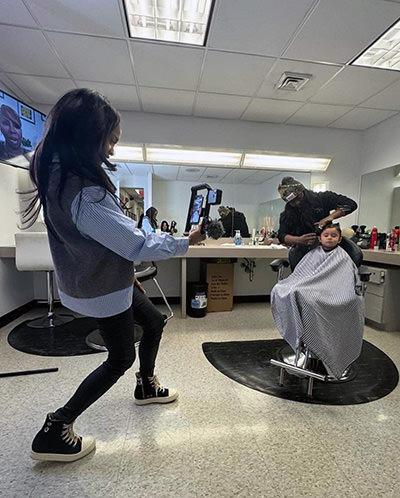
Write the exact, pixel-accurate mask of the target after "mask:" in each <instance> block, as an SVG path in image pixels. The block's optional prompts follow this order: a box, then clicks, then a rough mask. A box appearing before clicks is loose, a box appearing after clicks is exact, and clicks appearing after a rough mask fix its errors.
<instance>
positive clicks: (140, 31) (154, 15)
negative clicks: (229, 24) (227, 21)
mask: <svg viewBox="0 0 400 498" xmlns="http://www.w3.org/2000/svg"><path fill="white" fill-rule="evenodd" d="M124 4H125V12H126V15H127V20H128V29H129V35H130V36H131V37H132V38H145V39H150V40H160V41H169V42H174V43H186V44H191V45H204V44H205V38H206V34H207V30H208V26H209V23H210V14H211V8H212V4H213V0H124Z"/></svg>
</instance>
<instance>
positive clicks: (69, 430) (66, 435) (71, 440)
mask: <svg viewBox="0 0 400 498" xmlns="http://www.w3.org/2000/svg"><path fill="white" fill-rule="evenodd" d="M61 437H62V438H63V440H64V441H65V442H66V443H67V444H69V445H70V446H73V447H75V446H76V445H77V444H78V442H79V441H80V438H79V436H78V435H77V434H75V432H74V429H73V424H64V425H63V430H62V432H61Z"/></svg>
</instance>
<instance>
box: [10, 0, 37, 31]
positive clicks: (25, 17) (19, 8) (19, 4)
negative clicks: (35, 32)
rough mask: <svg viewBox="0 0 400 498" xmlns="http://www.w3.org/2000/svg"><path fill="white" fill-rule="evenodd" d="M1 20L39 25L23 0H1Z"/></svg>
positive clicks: (20, 24) (21, 24) (26, 24)
mask: <svg viewBox="0 0 400 498" xmlns="http://www.w3.org/2000/svg"><path fill="white" fill-rule="evenodd" d="M1 22H2V23H5V24H18V25H19V26H31V27H32V28H36V27H37V24H36V22H35V20H34V19H33V17H32V16H31V14H30V12H29V10H28V9H27V8H26V7H25V5H24V3H23V1H22V0H1Z"/></svg>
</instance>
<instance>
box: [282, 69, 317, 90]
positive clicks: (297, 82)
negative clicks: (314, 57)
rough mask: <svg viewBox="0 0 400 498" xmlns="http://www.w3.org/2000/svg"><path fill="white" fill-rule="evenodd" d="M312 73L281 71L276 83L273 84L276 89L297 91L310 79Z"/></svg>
mask: <svg viewBox="0 0 400 498" xmlns="http://www.w3.org/2000/svg"><path fill="white" fill-rule="evenodd" d="M311 78H312V74H301V73H289V72H287V73H283V74H282V76H281V78H280V80H279V81H278V83H277V84H276V85H275V89H276V90H288V91H290V92H298V91H299V90H301V89H302V88H303V87H304V85H305V84H306V83H308V82H309V81H310V79H311Z"/></svg>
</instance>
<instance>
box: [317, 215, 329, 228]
mask: <svg viewBox="0 0 400 498" xmlns="http://www.w3.org/2000/svg"><path fill="white" fill-rule="evenodd" d="M332 221H333V218H332V216H327V217H326V218H322V220H320V221H317V222H316V223H314V225H316V226H317V227H318V228H323V227H324V226H325V225H327V224H328V223H332Z"/></svg>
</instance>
